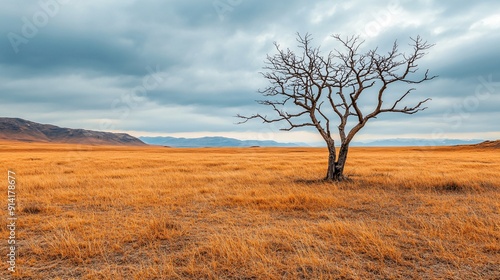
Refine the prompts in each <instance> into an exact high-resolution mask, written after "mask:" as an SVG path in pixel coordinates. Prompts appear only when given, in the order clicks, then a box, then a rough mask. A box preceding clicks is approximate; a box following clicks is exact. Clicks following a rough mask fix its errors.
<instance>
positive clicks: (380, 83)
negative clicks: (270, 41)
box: [237, 34, 435, 181]
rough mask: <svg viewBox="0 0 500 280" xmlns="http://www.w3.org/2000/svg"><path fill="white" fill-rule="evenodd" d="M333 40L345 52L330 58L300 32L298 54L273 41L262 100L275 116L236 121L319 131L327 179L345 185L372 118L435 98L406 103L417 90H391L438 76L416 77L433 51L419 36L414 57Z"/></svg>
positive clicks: (357, 41) (337, 38)
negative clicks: (350, 160) (353, 149)
mask: <svg viewBox="0 0 500 280" xmlns="http://www.w3.org/2000/svg"><path fill="white" fill-rule="evenodd" d="M332 37H333V38H334V39H335V41H336V42H337V43H339V45H340V46H341V49H339V50H337V49H335V50H333V51H330V52H329V53H328V55H327V56H323V55H322V54H321V51H320V47H313V46H311V43H312V37H311V35H310V34H306V35H305V36H301V35H300V34H297V41H298V43H299V46H298V47H299V52H298V53H296V52H294V51H292V50H290V49H282V48H281V47H280V45H279V44H277V43H274V45H275V48H276V50H277V54H275V55H273V56H270V55H268V56H267V59H266V65H265V67H264V70H266V71H267V72H264V73H262V75H263V76H264V78H266V79H267V80H268V81H269V82H270V85H269V86H268V87H267V88H265V89H264V90H259V92H260V93H261V94H262V95H263V96H265V98H266V100H261V101H258V102H259V103H260V104H262V105H266V106H270V107H271V108H272V109H273V110H274V112H275V113H276V116H275V117H268V116H267V115H262V114H255V115H251V116H242V115H238V116H237V117H239V118H242V119H243V120H242V121H241V122H240V123H245V122H247V121H248V120H251V119H260V120H262V121H263V122H264V123H273V122H285V124H286V127H285V128H283V129H282V130H285V131H289V130H292V129H295V128H301V127H314V128H316V130H317V131H318V132H319V134H320V135H321V136H322V137H323V139H324V140H325V142H326V145H327V147H328V151H329V155H328V170H327V174H326V178H325V179H326V180H335V181H340V180H343V179H345V178H346V177H345V176H344V174H343V173H344V166H345V164H346V160H347V153H348V150H349V144H350V143H351V141H352V139H353V138H354V136H355V135H356V133H358V132H359V131H360V130H361V129H362V128H363V127H364V126H365V125H366V123H367V122H368V121H369V120H371V119H373V118H376V117H377V116H378V115H379V114H381V113H389V112H393V113H403V114H415V113H417V112H419V111H422V110H425V109H426V107H423V105H424V103H425V102H427V101H428V100H430V99H429V98H427V99H423V100H421V101H417V102H415V103H416V104H415V103H414V104H413V105H411V106H410V105H403V104H402V103H403V99H405V98H406V97H408V96H409V95H410V93H412V91H414V90H415V88H410V89H408V90H404V91H402V92H397V91H396V92H393V91H391V92H389V88H391V90H392V89H393V84H396V83H400V84H401V83H402V84H411V85H414V84H420V83H422V82H424V81H428V80H431V79H433V78H435V76H429V75H428V74H429V70H427V71H425V73H424V74H423V75H420V77H419V78H415V77H414V76H415V75H416V73H417V72H418V70H419V68H418V64H417V61H418V60H420V59H421V58H422V57H424V55H425V54H426V51H427V50H428V49H429V48H431V47H432V45H431V44H428V43H427V42H425V41H423V40H422V39H421V38H420V37H417V38H416V39H413V38H412V39H411V44H410V46H411V47H412V51H411V52H410V53H403V52H400V51H399V47H398V43H397V41H395V42H394V44H393V46H392V49H391V50H390V51H389V52H387V53H383V54H379V51H378V48H375V49H371V50H368V51H365V52H361V50H360V49H361V47H362V45H363V41H361V40H360V39H359V37H355V36H352V37H347V38H345V39H343V38H341V37H340V36H339V35H333V36H332ZM384 99H385V100H386V103H384ZM370 102H371V103H370ZM369 105H371V106H369ZM333 125H336V126H337V129H338V136H339V138H340V149H339V151H338V153H337V151H336V149H335V141H334V137H332V126H333Z"/></svg>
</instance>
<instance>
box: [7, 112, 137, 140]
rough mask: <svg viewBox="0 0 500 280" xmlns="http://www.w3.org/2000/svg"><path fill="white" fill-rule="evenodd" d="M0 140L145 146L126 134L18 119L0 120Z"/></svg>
mask: <svg viewBox="0 0 500 280" xmlns="http://www.w3.org/2000/svg"><path fill="white" fill-rule="evenodd" d="M0 139H4V140H14V141H23V142H46V143H73V144H86V145H122V146H143V145H146V144H145V143H144V142H142V141H141V140H139V139H137V138H135V137H133V136H131V135H129V134H126V133H111V132H101V131H92V130H85V129H71V128H62V127H58V126H55V125H50V124H40V123H35V122H31V121H27V120H23V119H19V118H0Z"/></svg>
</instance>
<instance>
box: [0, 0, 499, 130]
mask: <svg viewBox="0 0 500 280" xmlns="http://www.w3.org/2000/svg"><path fill="white" fill-rule="evenodd" d="M2 5H3V6H2V10H1V11H0V32H1V35H2V39H1V40H0V77H1V78H0V82H1V83H0V110H2V112H3V114H2V115H7V116H15V117H24V118H29V119H32V120H34V121H41V122H52V123H55V124H61V125H66V126H73V127H82V126H84V127H85V128H91V129H100V128H102V125H101V126H100V123H102V122H101V120H109V121H112V122H113V123H114V128H115V129H117V130H130V131H143V132H146V133H147V132H155V133H161V132H168V133H175V132H196V131H214V132H218V131H219V132H231V131H242V132H244V131H245V132H246V131H258V130H260V129H261V128H260V127H262V126H261V124H260V123H258V122H252V123H249V124H246V125H245V126H235V125H234V123H235V122H237V120H236V119H235V118H234V117H233V116H234V115H236V114H237V113H248V114H250V113H252V112H257V111H259V112H266V109H265V108H261V107H260V106H259V105H257V104H256V103H255V102H254V100H256V99H260V97H259V95H258V94H257V92H256V91H257V90H258V89H259V88H263V87H265V85H266V81H265V80H263V78H262V77H261V75H260V74H259V71H261V70H262V66H263V61H264V59H265V57H266V54H268V53H273V52H274V49H273V45H272V43H273V42H274V41H277V42H279V43H280V44H281V45H282V46H283V47H290V48H295V47H296V42H295V33H296V32H301V33H305V32H310V33H312V34H313V36H314V38H315V41H314V42H315V43H317V44H322V46H323V50H324V51H325V52H326V51H328V50H330V49H331V48H334V47H336V46H335V45H334V44H333V42H334V41H333V40H332V39H331V37H330V35H331V34H337V33H338V34H342V35H346V36H347V35H351V34H359V35H360V36H361V38H362V39H363V40H365V41H366V42H365V47H366V48H374V47H376V46H379V47H380V49H387V48H389V47H390V46H391V45H392V42H393V41H394V40H398V42H399V43H400V46H401V48H402V50H405V49H407V43H408V42H409V37H415V36H417V35H421V36H422V37H423V38H424V39H426V40H428V41H429V42H430V43H434V44H436V45H435V47H434V48H432V49H431V50H430V51H429V55H428V56H427V57H426V58H425V59H424V60H422V61H421V63H420V66H421V68H422V70H425V69H430V70H431V73H432V74H435V75H439V78H438V79H437V80H434V81H432V82H429V83H427V84H423V85H420V86H418V90H417V91H416V92H415V93H414V95H413V96H411V97H410V98H409V99H408V104H412V103H414V102H418V100H420V99H421V98H425V97H432V98H433V100H432V101H431V102H429V105H428V106H429V109H428V110H427V111H424V112H422V113H421V114H418V115H414V116H411V118H410V117H407V116H396V115H388V116H385V117H384V118H383V121H382V120H381V121H379V130H376V129H375V128H370V129H368V130H367V132H368V133H377V131H378V133H379V134H384V133H389V132H390V131H393V130H396V131H399V133H401V134H405V133H410V132H412V131H413V130H415V131H418V133H422V134H425V133H431V132H432V130H433V129H435V128H438V127H446V126H447V125H448V127H449V126H450V123H453V124H457V123H458V121H457V120H458V118H462V119H463V120H462V119H461V122H460V127H457V128H456V129H455V131H460V130H463V132H464V133H468V132H474V131H476V132H484V131H490V132H492V131H497V130H498V129H497V128H496V125H495V124H494V123H493V122H494V121H491V120H488V118H485V115H486V114H490V115H492V119H495V116H496V118H498V110H497V109H496V108H498V106H499V105H500V100H499V98H498V96H499V91H500V88H499V87H498V82H499V81H500V70H499V69H500V68H499V67H498V65H497V62H498V61H499V60H500V54H499V53H498V51H497V46H498V45H499V43H500V35H498V34H500V32H499V31H500V22H499V20H498V18H499V17H500V5H499V4H498V3H497V1H487V0H484V1H455V2H453V3H448V2H444V1H441V2H439V1H404V0H401V1H385V2H384V1H382V2H376V3H375V2H373V1H351V2H342V3H341V2H331V1H315V2H310V1H309V2H307V1H301V0H295V1H263V0H262V1H250V0H231V1H229V0H215V1H206V0H198V1H173V0H172V1H163V0H148V1H135V0H124V1H118V0H109V1H97V0H94V1H75V0H71V1H68V0H65V1H63V0H59V1H57V0H41V1H40V2H35V1H28V2H26V3H25V2H14V1H9V2H7V3H4V4H2ZM44 13H45V14H46V19H44V17H43V14H44ZM37 21H38V23H37ZM41 21H43V22H41ZM40 22H41V23H40ZM33 26H34V28H35V29H36V30H35V31H33V30H30V28H31V29H33ZM23 31H30V32H31V33H30V32H28V33H30V34H28V35H30V36H28V37H29V38H28V37H26V36H25V35H26V34H23ZM19 40H20V41H19ZM148 69H149V70H148ZM151 69H154V70H153V72H155V73H153V74H152V71H151ZM151 75H153V76H154V77H156V79H155V78H154V77H152V76H151ZM158 77H161V78H158ZM145 80H146V83H145ZM485 80H486V81H487V84H488V85H486V86H484V85H483V86H482V84H484V83H485V82H484V81H485ZM147 81H149V84H151V81H153V85H154V86H148V82H147ZM156 82H158V83H156ZM392 90H394V91H403V90H405V87H397V88H394V89H392ZM485 91H486V93H489V95H488V97H487V98H486V97H485V95H484V94H483V95H478V94H477V93H478V92H482V93H484V92H485ZM477 96H480V97H481V98H478V97H477ZM474 98H475V99H474ZM476 103H477V104H476ZM23 108H25V109H23ZM57 112H59V114H61V115H64V116H65V117H64V120H59V121H58V120H57V118H58V117H57V114H58V113H57ZM465 114H468V115H467V118H465V117H464V116H465ZM443 115H445V116H443ZM457 116H459V117H457ZM474 122H481V125H480V126H479V125H478V126H476V128H477V129H476V130H474V126H473V125H471V124H472V123H474ZM408 123H418V124H419V125H418V126H408V125H407V124H408ZM375 126H376V124H375V123H374V124H373V127H375ZM277 127H279V125H278V126H277ZM385 127H387V129H386V128H385Z"/></svg>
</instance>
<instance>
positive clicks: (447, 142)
mask: <svg viewBox="0 0 500 280" xmlns="http://www.w3.org/2000/svg"><path fill="white" fill-rule="evenodd" d="M139 139H141V140H142V141H144V142H145V143H148V144H151V145H159V146H170V147H186V148H187V147H189V148H196V147H251V146H259V147H323V146H325V145H324V144H323V143H321V142H318V143H314V144H305V143H279V142H276V141H271V140H238V139H234V138H227V137H201V138H176V137H139ZM482 141H484V140H477V139H476V140H458V139H408V138H401V139H385V140H376V141H367V142H353V143H352V144H351V146H353V147H405V146H454V145H471V144H478V143H480V142H482Z"/></svg>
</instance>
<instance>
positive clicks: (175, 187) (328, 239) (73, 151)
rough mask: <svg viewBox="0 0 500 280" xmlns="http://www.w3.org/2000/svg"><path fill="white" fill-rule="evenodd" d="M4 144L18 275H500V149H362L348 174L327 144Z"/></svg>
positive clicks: (2, 164)
mask: <svg viewBox="0 0 500 280" xmlns="http://www.w3.org/2000/svg"><path fill="white" fill-rule="evenodd" d="M0 151H1V155H2V160H1V161H0V170H1V172H4V177H5V178H4V179H3V180H4V184H3V185H4V188H5V186H6V181H7V170H8V169H12V170H14V171H15V172H16V173H17V180H18V182H17V191H18V206H19V207H18V209H17V210H16V211H17V214H18V218H19V220H18V229H17V238H18V242H19V248H18V252H19V253H20V255H19V257H18V259H17V266H18V270H17V272H16V274H15V275H14V276H15V277H16V278H17V279H401V278H408V279H440V278H441V279H500V177H499V174H500V172H499V171H500V153H499V150H495V149H479V148H464V147H460V148H352V149H351V151H350V155H349V156H350V157H349V160H348V165H347V167H346V173H347V175H348V176H350V178H351V179H353V180H352V181H351V182H346V183H341V184H338V183H337V184H333V183H325V182H322V181H320V180H318V179H321V178H322V177H323V175H324V173H325V168H326V150H325V149H319V148H234V149H215V148H210V149H209V148H204V149H172V148H160V147H142V148H137V147H136V148H134V147H97V146H77V145H55V144H23V143H8V142H3V143H0ZM2 193H4V195H5V199H4V200H5V202H4V205H5V204H6V189H5V190H4V191H2ZM5 210H6V209H5V207H4V210H2V212H1V215H0V218H1V220H2V221H6V219H7V213H6V211H5ZM0 236H8V232H7V229H6V227H5V226H3V227H1V228H0ZM1 242H3V243H4V244H5V245H7V241H6V240H4V241H1ZM6 247H7V246H4V245H2V246H1V247H0V248H1V252H0V254H1V255H2V256H5V255H6V254H7V248H6ZM3 259H5V257H3ZM1 269H2V270H1V271H0V278H1V279H4V278H6V277H9V273H8V272H7V270H6V269H7V264H6V262H4V261H3V260H2V267H1Z"/></svg>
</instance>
